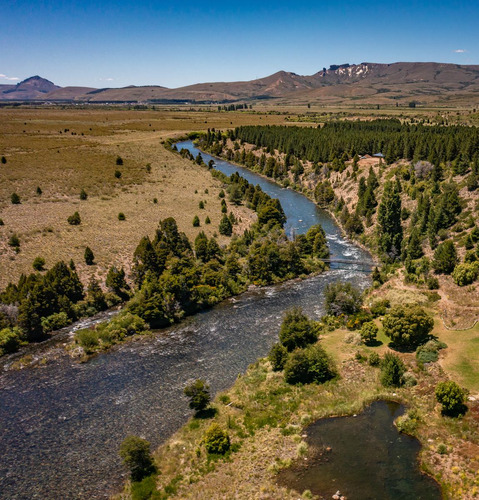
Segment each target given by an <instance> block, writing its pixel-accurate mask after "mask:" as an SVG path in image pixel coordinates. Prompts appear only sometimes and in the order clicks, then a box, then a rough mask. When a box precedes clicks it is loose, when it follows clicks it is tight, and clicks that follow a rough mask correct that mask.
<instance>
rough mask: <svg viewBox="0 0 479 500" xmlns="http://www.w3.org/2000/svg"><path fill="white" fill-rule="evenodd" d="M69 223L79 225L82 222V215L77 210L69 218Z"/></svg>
mask: <svg viewBox="0 0 479 500" xmlns="http://www.w3.org/2000/svg"><path fill="white" fill-rule="evenodd" d="M67 222H68V224H70V225H71V226H79V225H80V224H81V217H80V214H79V213H78V212H75V213H74V214H73V215H70V217H68V219H67Z"/></svg>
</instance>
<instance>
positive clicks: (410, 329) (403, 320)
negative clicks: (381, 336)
mask: <svg viewBox="0 0 479 500" xmlns="http://www.w3.org/2000/svg"><path fill="white" fill-rule="evenodd" d="M433 327H434V320H433V319H432V317H431V316H429V314H427V313H426V311H424V309H422V308H421V307H418V306H415V307H404V306H396V307H394V308H392V309H391V310H390V312H389V313H388V314H386V316H384V319H383V328H384V333H385V334H386V336H388V337H389V338H390V339H391V341H392V342H393V344H394V345H396V346H398V347H417V346H418V345H421V344H424V343H425V342H426V341H427V340H428V338H429V333H430V332H431V330H432V329H433Z"/></svg>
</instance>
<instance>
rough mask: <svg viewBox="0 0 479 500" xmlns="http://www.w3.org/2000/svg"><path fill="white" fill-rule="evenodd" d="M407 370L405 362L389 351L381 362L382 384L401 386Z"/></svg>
mask: <svg viewBox="0 0 479 500" xmlns="http://www.w3.org/2000/svg"><path fill="white" fill-rule="evenodd" d="M405 372H406V367H405V365H404V363H403V362H402V361H401V359H399V358H398V357H397V356H396V355H395V354H392V353H390V352H387V353H386V354H385V355H384V359H383V361H382V363H381V384H383V385H384V386H385V387H400V386H401V385H402V384H403V375H404V373H405Z"/></svg>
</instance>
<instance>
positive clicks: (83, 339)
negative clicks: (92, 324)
mask: <svg viewBox="0 0 479 500" xmlns="http://www.w3.org/2000/svg"><path fill="white" fill-rule="evenodd" d="M75 341H76V342H77V343H78V344H79V345H81V346H82V347H83V349H84V350H85V352H86V353H87V354H88V353H91V352H93V351H94V350H95V349H96V348H97V347H98V345H99V341H98V334H97V332H96V331H95V330H90V329H89V328H85V329H84V330H78V331H77V332H76V334H75Z"/></svg>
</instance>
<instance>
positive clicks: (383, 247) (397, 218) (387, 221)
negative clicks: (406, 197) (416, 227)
mask: <svg viewBox="0 0 479 500" xmlns="http://www.w3.org/2000/svg"><path fill="white" fill-rule="evenodd" d="M378 225H379V227H378V231H379V238H378V246H379V250H380V252H381V253H383V254H384V255H386V256H387V257H388V258H390V259H392V260H395V259H397V258H398V257H399V254H400V251H401V244H402V238H403V231H402V226H401V198H400V197H399V193H398V192H397V190H396V189H395V186H394V185H393V183H391V182H387V183H386V185H385V187H384V193H383V198H382V200H381V204H380V205H379V209H378Z"/></svg>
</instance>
